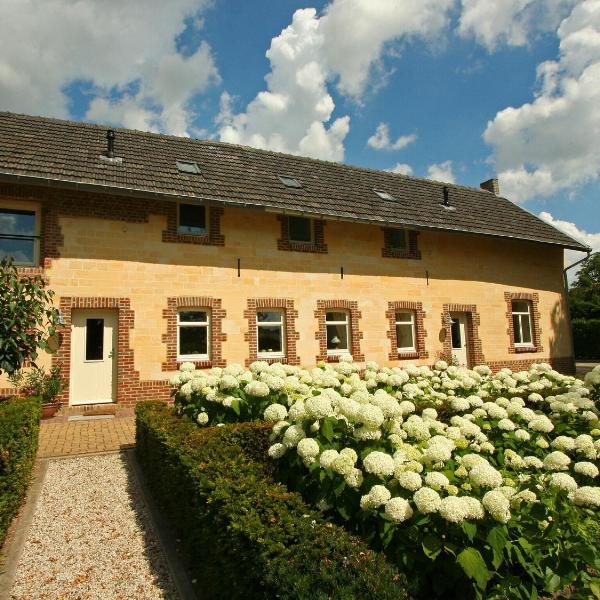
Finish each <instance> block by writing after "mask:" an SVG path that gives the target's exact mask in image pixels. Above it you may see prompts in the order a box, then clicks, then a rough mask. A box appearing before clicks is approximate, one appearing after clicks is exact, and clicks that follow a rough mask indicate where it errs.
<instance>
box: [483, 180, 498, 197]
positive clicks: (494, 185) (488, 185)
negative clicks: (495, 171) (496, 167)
mask: <svg viewBox="0 0 600 600" xmlns="http://www.w3.org/2000/svg"><path fill="white" fill-rule="evenodd" d="M479 187H480V188H481V189H482V190H485V191H486V192H491V193H492V194H495V195H496V196H499V195H500V185H499V184H498V178H497V177H493V178H492V179H488V180H487V181H484V182H483V183H480V184H479Z"/></svg>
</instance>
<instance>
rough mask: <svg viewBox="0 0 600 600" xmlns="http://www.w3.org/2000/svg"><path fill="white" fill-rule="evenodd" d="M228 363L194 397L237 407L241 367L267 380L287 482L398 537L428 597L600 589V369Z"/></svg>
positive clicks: (383, 541) (377, 543)
mask: <svg viewBox="0 0 600 600" xmlns="http://www.w3.org/2000/svg"><path fill="white" fill-rule="evenodd" d="M228 369H229V370H230V372H229V373H226V372H225V371H224V370H221V369H213V370H212V371H210V372H208V373H207V372H200V371H187V372H186V377H185V378H186V382H185V384H181V387H180V389H179V392H178V395H179V396H184V400H185V399H187V400H188V404H186V405H185V408H183V409H182V406H184V405H183V404H180V403H178V408H179V410H186V409H187V410H189V409H190V408H191V407H197V410H200V411H203V410H204V409H206V408H207V407H209V408H208V410H210V406H211V405H212V404H214V405H216V406H220V405H222V400H223V398H224V397H225V393H224V392H223V390H222V385H221V381H222V380H223V379H226V387H227V388H228V389H231V387H232V386H233V382H231V381H230V378H231V375H232V372H233V371H236V370H237V371H238V372H237V373H236V375H235V377H236V378H237V380H238V381H244V382H250V381H254V380H257V381H262V382H264V383H266V384H267V387H268V389H269V391H268V393H267V394H266V395H265V396H264V397H272V398H274V399H275V398H276V400H277V402H276V404H271V405H270V406H268V407H267V408H266V409H265V411H264V417H265V419H267V420H273V421H276V422H275V424H274V427H273V436H272V442H274V443H273V444H272V445H271V447H270V448H269V450H268V453H269V455H270V456H271V457H272V458H273V459H276V460H277V461H278V464H279V475H280V477H281V479H282V481H283V482H285V483H286V484H287V485H288V487H289V488H290V489H294V490H296V491H300V492H301V493H302V494H303V496H304V497H305V499H307V500H308V501H309V502H311V503H312V504H313V505H314V506H317V507H319V508H320V509H321V510H323V511H327V510H329V511H330V512H329V513H328V514H330V515H332V518H335V519H337V520H338V521H339V522H341V523H345V526H346V528H347V529H349V530H350V531H352V532H355V533H358V534H360V536H361V537H362V538H363V539H364V540H365V541H367V542H368V543H369V544H370V545H371V547H373V548H375V549H383V550H384V551H385V552H386V553H387V554H388V556H389V557H390V558H391V559H392V560H393V561H394V563H395V564H396V565H397V566H398V567H399V568H400V569H401V570H402V571H403V572H405V573H407V574H409V581H410V583H411V584H414V586H415V589H414V592H415V595H419V596H421V597H432V596H435V597H440V596H443V597H446V596H448V595H449V594H450V595H453V597H454V595H457V596H460V597H473V596H477V597H480V598H481V597H486V598H496V597H498V598H502V597H511V598H530V597H536V595H537V594H538V593H544V592H545V593H548V594H551V593H555V592H557V591H560V590H562V589H563V588H565V587H566V586H572V587H573V588H574V589H576V590H577V593H579V594H583V595H585V594H588V596H589V595H590V594H592V593H593V591H594V590H596V589H597V588H598V585H599V583H600V582H599V581H598V578H597V576H596V575H597V574H596V573H595V572H594V571H597V570H598V569H599V568H600V553H599V549H598V547H597V543H596V541H595V539H596V537H597V533H598V527H597V523H596V522H597V517H598V509H599V508H600V487H598V476H599V470H598V467H599V464H600V463H599V462H598V459H599V458H600V439H599V438H600V422H599V420H598V415H599V412H598V405H597V402H598V400H599V399H600V368H597V369H595V370H594V371H593V372H591V373H589V374H588V375H587V376H586V379H585V384H583V383H582V382H581V381H580V380H578V379H575V378H574V377H568V376H563V375H561V374H560V373H558V372H556V371H554V370H553V369H551V367H550V366H549V365H546V364H539V365H534V366H533V367H532V368H531V369H530V370H529V371H523V372H519V373H513V372H512V371H510V370H509V369H502V370H501V371H500V372H498V373H496V374H492V372H491V370H490V369H489V368H488V367H485V366H478V367H475V368H474V369H473V370H469V369H466V368H462V367H456V366H449V365H448V364H447V363H445V362H444V361H438V362H437V363H436V365H435V368H433V369H430V368H429V367H417V366H414V365H409V366H406V367H405V368H398V367H395V368H379V367H378V366H377V365H376V364H374V363H367V365H366V369H365V370H364V372H359V371H360V367H359V366H358V365H354V364H352V363H351V362H348V361H346V360H344V361H343V362H341V363H340V364H337V365H335V366H332V365H323V366H322V367H321V368H317V369H313V370H311V371H306V370H304V369H299V368H295V367H284V366H282V365H271V366H264V365H263V364H260V363H258V364H253V365H251V366H250V369H249V370H247V371H245V370H244V369H242V368H241V367H234V366H232V367H231V368H229V367H228ZM298 382H300V383H301V384H302V385H304V386H305V389H302V390H301V389H298ZM246 385H249V383H247V384H246ZM306 388H307V389H306ZM186 390H188V391H189V394H188V392H186ZM248 401H250V400H248ZM219 410H221V409H218V410H217V411H216V412H215V413H212V414H213V415H214V418H216V419H218V418H219V417H220V415H219V412H218V411H219ZM199 414H201V413H199ZM204 414H205V415H206V416H208V413H206V412H205V413H204ZM192 416H193V415H192ZM211 418H212V417H211ZM226 418H228V419H229V420H231V419H233V418H234V415H233V414H231V413H228V414H226ZM206 420H207V418H204V419H198V423H199V424H201V423H203V422H206ZM210 422H213V423H214V421H212V420H211V421H210ZM589 567H591V568H592V569H591V570H590V569H589Z"/></svg>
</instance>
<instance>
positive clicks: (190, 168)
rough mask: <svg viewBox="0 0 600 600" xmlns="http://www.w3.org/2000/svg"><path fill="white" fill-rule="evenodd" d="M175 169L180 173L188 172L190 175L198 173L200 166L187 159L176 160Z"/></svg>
mask: <svg viewBox="0 0 600 600" xmlns="http://www.w3.org/2000/svg"><path fill="white" fill-rule="evenodd" d="M176 164H177V170H178V171H179V172H180V173H189V174H190V175H199V174H200V167H199V166H198V163H195V162H192V161H189V160H178V161H176Z"/></svg>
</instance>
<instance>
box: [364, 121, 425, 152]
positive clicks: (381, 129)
mask: <svg viewBox="0 0 600 600" xmlns="http://www.w3.org/2000/svg"><path fill="white" fill-rule="evenodd" d="M416 139H417V136H416V135H415V134H414V133H411V134H409V135H401V136H400V137H399V138H398V139H397V140H396V141H395V142H392V141H391V140H390V127H389V125H388V124H387V123H379V125H377V129H376V130H375V133H374V134H373V135H372V136H371V137H370V138H369V139H368V140H367V144H368V145H369V146H371V148H374V149H375V150H402V148H406V146H408V145H409V144H412V143H413V142H414V141H415V140H416Z"/></svg>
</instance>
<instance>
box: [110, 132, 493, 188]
mask: <svg viewBox="0 0 600 600" xmlns="http://www.w3.org/2000/svg"><path fill="white" fill-rule="evenodd" d="M115 137H116V136H115V132H114V131H113V130H112V129H109V130H108V131H107V132H106V140H107V142H108V145H107V148H106V156H107V157H108V158H114V157H115ZM482 185H483V184H482Z"/></svg>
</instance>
